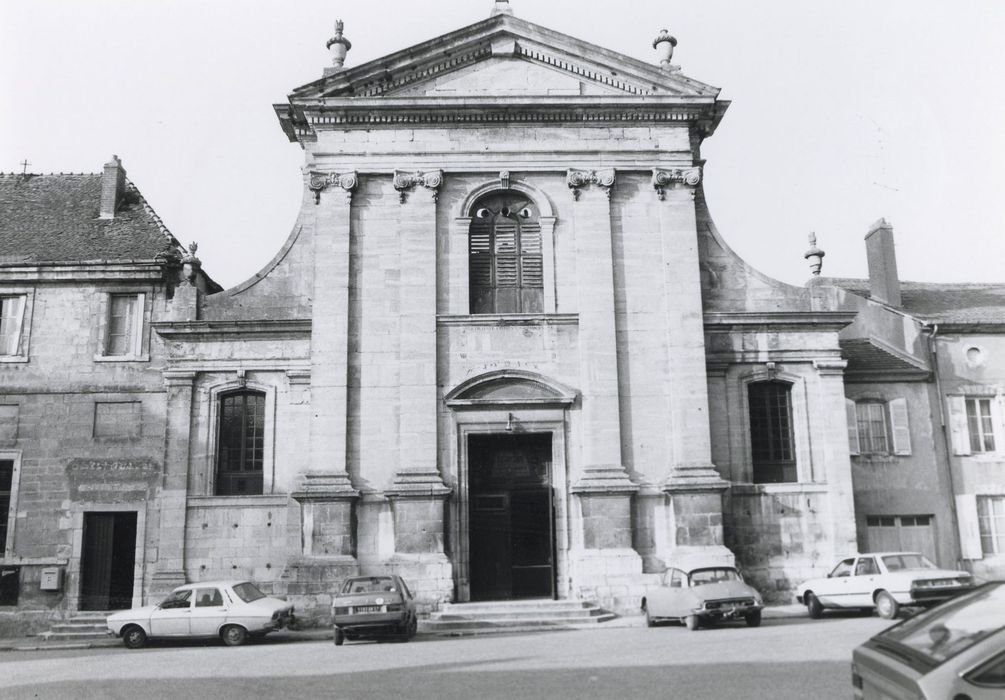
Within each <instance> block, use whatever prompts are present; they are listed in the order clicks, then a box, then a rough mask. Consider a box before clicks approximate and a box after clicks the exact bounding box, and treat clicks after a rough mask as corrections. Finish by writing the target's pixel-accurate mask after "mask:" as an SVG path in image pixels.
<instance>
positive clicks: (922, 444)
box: [814, 220, 1005, 578]
mask: <svg viewBox="0 0 1005 700" xmlns="http://www.w3.org/2000/svg"><path fill="white" fill-rule="evenodd" d="M866 247H867V254H868V262H869V279H866V280H852V279H818V280H814V284H829V285H835V286H838V287H840V288H842V289H843V290H846V291H847V292H850V294H847V296H846V297H845V305H846V306H847V307H848V308H854V309H856V310H858V314H857V316H856V320H855V322H854V323H853V324H851V325H850V326H849V327H848V328H846V329H845V330H843V331H842V333H841V337H842V341H841V346H842V349H843V351H844V354H845V356H846V357H847V358H848V361H849V364H848V369H847V371H846V376H845V384H846V386H847V389H846V391H847V395H848V411H849V414H848V423H849V426H850V427H851V433H850V450H851V453H852V468H853V477H854V479H853V480H854V483H855V507H856V513H857V527H858V533H859V545H860V547H861V548H862V550H863V551H870V550H871V551H875V550H879V549H892V548H893V549H899V548H906V549H914V550H919V551H923V552H925V553H927V554H928V555H929V556H930V557H932V559H934V560H937V561H939V562H940V563H941V564H943V565H945V566H952V565H955V564H960V565H963V566H966V567H967V568H968V569H970V570H972V571H973V572H974V573H975V574H977V575H978V576H981V577H984V578H1001V577H1002V576H1003V575H1005V412H1003V411H1002V401H1003V399H1002V394H1003V391H1005V355H1003V354H1002V352H1003V351H1005V285H1001V284H997V285H992V284H945V283H917V282H903V283H902V282H901V281H900V277H899V274H898V271H897V261H896V256H895V250H894V242H893V230H892V227H891V226H890V225H889V224H888V223H887V222H885V221H883V220H880V221H878V222H877V223H876V224H875V225H874V226H873V228H872V230H871V231H870V232H869V235H867V236H866Z"/></svg>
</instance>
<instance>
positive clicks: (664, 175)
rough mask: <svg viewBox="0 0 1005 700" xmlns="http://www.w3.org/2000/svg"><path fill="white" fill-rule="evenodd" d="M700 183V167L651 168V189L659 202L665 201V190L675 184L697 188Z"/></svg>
mask: <svg viewBox="0 0 1005 700" xmlns="http://www.w3.org/2000/svg"><path fill="white" fill-rule="evenodd" d="M700 182H701V167H695V168H671V169H664V168H653V187H655V188H656V194H658V195H659V197H660V201H662V200H664V199H666V188H668V187H672V186H673V185H675V184H678V183H680V184H682V185H687V186H688V187H697V186H698V183H700Z"/></svg>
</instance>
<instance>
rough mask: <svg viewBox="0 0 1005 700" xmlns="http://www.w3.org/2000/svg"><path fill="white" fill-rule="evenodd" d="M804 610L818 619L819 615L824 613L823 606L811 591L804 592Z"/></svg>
mask: <svg viewBox="0 0 1005 700" xmlns="http://www.w3.org/2000/svg"><path fill="white" fill-rule="evenodd" d="M806 611H807V612H808V613H809V614H810V617H811V618H813V619H814V620H819V619H820V616H821V615H823V614H824V606H823V605H822V604H821V603H820V600H819V599H817V597H816V596H815V595H813V594H812V593H807V594H806Z"/></svg>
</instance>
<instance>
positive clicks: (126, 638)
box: [122, 625, 147, 649]
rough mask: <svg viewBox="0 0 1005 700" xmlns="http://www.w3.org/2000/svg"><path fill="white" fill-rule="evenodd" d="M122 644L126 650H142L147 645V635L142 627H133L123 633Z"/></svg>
mask: <svg viewBox="0 0 1005 700" xmlns="http://www.w3.org/2000/svg"><path fill="white" fill-rule="evenodd" d="M122 643H123V644H125V645H126V649H142V648H143V647H145V646H146V645H147V633H146V632H144V631H143V628H142V627H137V626H136V625H131V626H129V627H126V629H125V630H123V631H122Z"/></svg>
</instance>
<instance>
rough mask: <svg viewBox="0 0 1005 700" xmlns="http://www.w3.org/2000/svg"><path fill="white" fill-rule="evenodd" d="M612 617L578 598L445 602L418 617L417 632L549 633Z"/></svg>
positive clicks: (458, 635)
mask: <svg viewBox="0 0 1005 700" xmlns="http://www.w3.org/2000/svg"><path fill="white" fill-rule="evenodd" d="M615 617H617V616H616V615H614V614H613V613H610V612H607V611H606V610H604V609H603V608H600V607H599V606H597V605H596V604H594V603H588V602H585V601H581V600H507V601H500V602H491V603H448V604H445V605H444V606H443V607H442V608H441V609H440V610H439V611H437V612H434V613H431V614H430V616H429V619H427V620H420V621H419V632H420V633H422V634H427V635H438V636H443V637H460V636H467V635H477V634H502V633H518V632H519V633H523V632H551V631H555V630H570V629H584V628H589V627H594V626H596V625H598V624H600V623H602V622H607V621H609V620H613V619H614V618H615Z"/></svg>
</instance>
